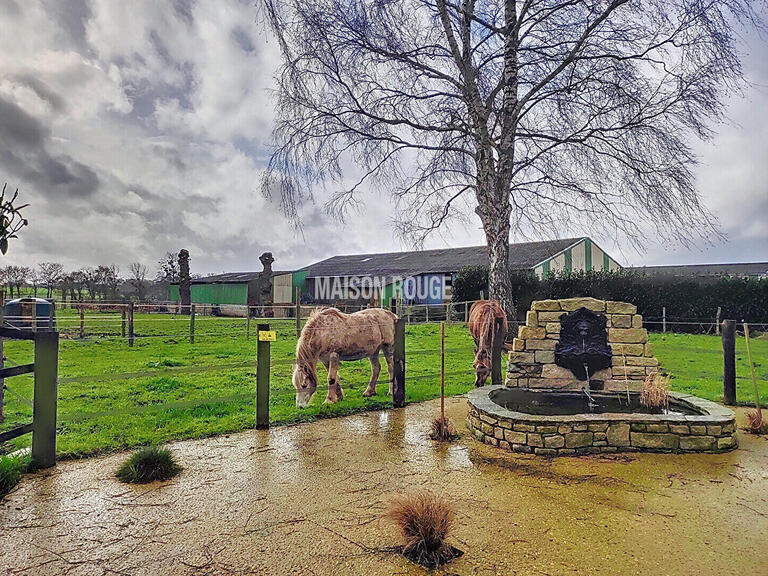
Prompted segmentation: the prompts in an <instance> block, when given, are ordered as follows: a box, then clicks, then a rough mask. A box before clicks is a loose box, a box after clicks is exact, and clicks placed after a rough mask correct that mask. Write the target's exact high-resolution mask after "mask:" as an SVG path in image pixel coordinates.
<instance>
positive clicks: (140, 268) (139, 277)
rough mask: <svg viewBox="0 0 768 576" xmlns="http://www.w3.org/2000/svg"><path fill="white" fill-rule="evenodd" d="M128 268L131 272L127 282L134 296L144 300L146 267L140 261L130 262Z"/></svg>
mask: <svg viewBox="0 0 768 576" xmlns="http://www.w3.org/2000/svg"><path fill="white" fill-rule="evenodd" d="M128 269H129V270H130V272H131V277H130V279H129V282H130V284H131V287H132V288H133V292H134V294H135V295H136V298H138V299H139V300H144V298H145V297H146V293H147V267H146V266H145V265H144V264H142V263H141V262H132V263H131V264H130V265H129V266H128Z"/></svg>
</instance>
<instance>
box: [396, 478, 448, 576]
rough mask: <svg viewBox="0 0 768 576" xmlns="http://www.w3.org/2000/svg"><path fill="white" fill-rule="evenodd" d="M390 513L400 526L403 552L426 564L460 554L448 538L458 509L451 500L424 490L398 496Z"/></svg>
mask: <svg viewBox="0 0 768 576" xmlns="http://www.w3.org/2000/svg"><path fill="white" fill-rule="evenodd" d="M387 517H388V518H389V519H390V520H392V521H393V522H394V523H395V525H396V526H397V527H398V529H399V530H400V534H401V536H402V539H403V547H402V552H403V555H404V556H405V557H406V558H408V559H409V560H411V561H413V562H417V563H418V564H421V565H423V566H427V567H435V566H440V565H441V564H444V563H446V562H449V561H450V560H452V559H453V558H456V557H457V556H460V555H461V551H459V550H457V549H456V548H454V547H453V546H450V545H449V544H448V543H447V542H446V541H445V540H446V538H447V537H448V535H449V534H450V532H451V529H452V528H453V522H454V519H455V517H456V513H455V511H454V509H453V506H452V505H451V503H450V502H448V500H446V499H445V498H442V497H440V496H436V495H435V494H433V493H432V492H429V491H425V492H421V493H417V494H409V495H405V496H401V497H399V498H397V499H395V500H394V501H393V502H392V504H391V505H390V507H389V510H388V512H387Z"/></svg>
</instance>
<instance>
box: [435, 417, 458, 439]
mask: <svg viewBox="0 0 768 576" xmlns="http://www.w3.org/2000/svg"><path fill="white" fill-rule="evenodd" d="M429 437H430V439H432V440H439V441H441V442H451V441H453V440H455V439H456V438H458V437H459V435H458V434H457V433H456V427H455V426H454V425H453V422H451V421H450V420H449V419H448V418H441V417H440V416H438V417H437V418H435V419H434V420H432V425H431V426H430V427H429Z"/></svg>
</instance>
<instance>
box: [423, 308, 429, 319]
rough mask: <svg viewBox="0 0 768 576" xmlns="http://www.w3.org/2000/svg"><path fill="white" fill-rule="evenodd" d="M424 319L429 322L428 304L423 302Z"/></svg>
mask: <svg viewBox="0 0 768 576" xmlns="http://www.w3.org/2000/svg"><path fill="white" fill-rule="evenodd" d="M424 319H425V321H426V322H429V304H424Z"/></svg>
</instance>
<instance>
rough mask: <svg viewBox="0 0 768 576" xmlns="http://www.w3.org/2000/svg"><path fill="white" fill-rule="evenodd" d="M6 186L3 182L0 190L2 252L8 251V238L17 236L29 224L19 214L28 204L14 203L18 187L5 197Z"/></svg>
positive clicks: (0, 242) (0, 249)
mask: <svg viewBox="0 0 768 576" xmlns="http://www.w3.org/2000/svg"><path fill="white" fill-rule="evenodd" d="M7 186H8V184H3V190H2V192H0V252H2V253H3V254H5V253H6V252H7V251H8V240H9V239H10V238H17V237H18V236H16V233H17V232H18V231H19V230H21V229H22V228H24V226H26V225H27V224H29V221H28V220H27V219H26V218H24V217H23V216H22V215H21V211H22V209H24V208H26V207H27V206H29V204H23V205H22V206H16V205H14V202H16V199H17V198H18V197H19V189H18V188H16V191H15V192H14V193H13V196H11V197H10V198H6V196H5V189H6V187H7Z"/></svg>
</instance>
